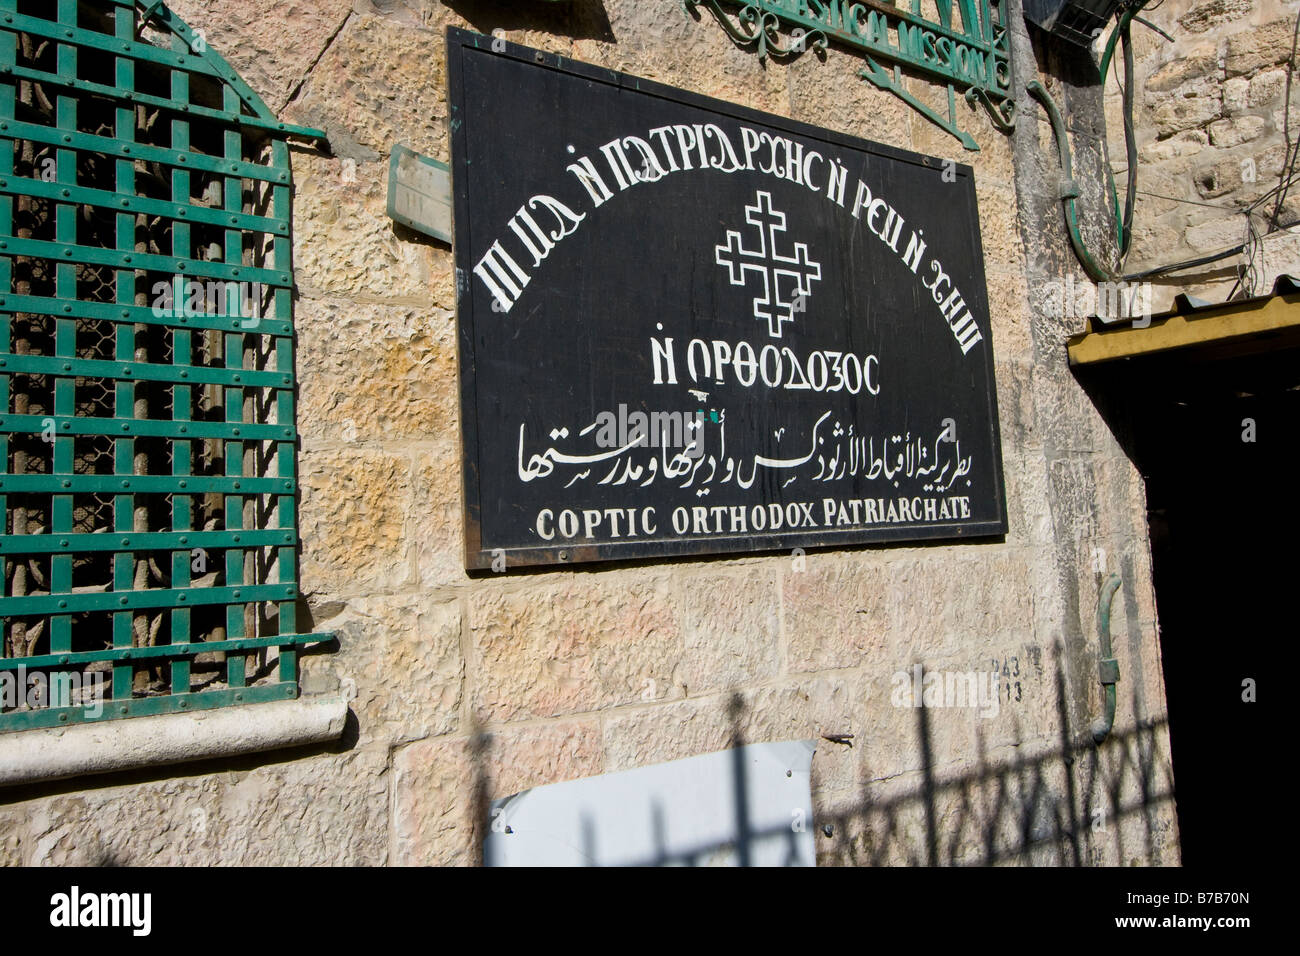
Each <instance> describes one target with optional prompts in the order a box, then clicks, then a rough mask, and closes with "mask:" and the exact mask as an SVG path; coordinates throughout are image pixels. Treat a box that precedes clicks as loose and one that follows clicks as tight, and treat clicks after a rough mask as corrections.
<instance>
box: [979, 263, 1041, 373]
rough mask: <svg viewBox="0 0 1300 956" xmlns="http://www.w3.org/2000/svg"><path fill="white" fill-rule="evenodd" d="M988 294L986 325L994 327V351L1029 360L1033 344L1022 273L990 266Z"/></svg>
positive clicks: (987, 280)
mask: <svg viewBox="0 0 1300 956" xmlns="http://www.w3.org/2000/svg"><path fill="white" fill-rule="evenodd" d="M985 282H986V284H987V286H988V293H989V325H990V326H991V327H992V330H993V351H994V353H995V354H996V355H997V356H998V357H999V358H1004V359H1030V358H1032V357H1033V354H1034V345H1033V341H1032V338H1031V336H1030V317H1029V311H1028V308H1027V307H1026V302H1027V301H1028V299H1029V292H1028V290H1027V289H1026V287H1025V275H1024V272H1023V271H1021V270H1019V269H1008V270H1002V269H991V270H989V271H988V272H987V273H986V275H985Z"/></svg>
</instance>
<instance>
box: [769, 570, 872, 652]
mask: <svg viewBox="0 0 1300 956" xmlns="http://www.w3.org/2000/svg"><path fill="white" fill-rule="evenodd" d="M806 562H807V563H806V566H805V568H804V570H802V571H795V570H790V571H787V572H786V573H785V575H784V576H783V578H782V599H783V604H784V608H785V628H786V641H787V644H788V651H787V653H788V655H789V668H790V671H791V673H798V672H801V671H820V670H830V669H834V668H842V667H860V666H862V665H863V664H864V663H866V662H867V661H868V660H869V659H870V658H871V656H872V655H873V654H876V653H879V652H880V650H881V649H883V647H884V639H885V631H886V630H887V629H888V627H889V626H890V616H891V612H890V609H889V604H888V601H889V597H890V591H889V568H888V564H887V563H886V562H884V561H882V560H881V559H880V557H879V556H878V555H874V554H871V553H862V552H853V553H841V554H833V553H827V554H822V553H813V554H810V555H808V556H807V559H806Z"/></svg>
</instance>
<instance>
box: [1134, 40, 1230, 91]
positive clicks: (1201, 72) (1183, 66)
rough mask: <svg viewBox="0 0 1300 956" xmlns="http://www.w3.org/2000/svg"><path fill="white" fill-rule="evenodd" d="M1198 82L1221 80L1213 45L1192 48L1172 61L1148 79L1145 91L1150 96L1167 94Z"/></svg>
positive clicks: (1216, 53)
mask: <svg viewBox="0 0 1300 956" xmlns="http://www.w3.org/2000/svg"><path fill="white" fill-rule="evenodd" d="M1198 80H1199V81H1205V80H1212V81H1214V82H1218V80H1219V58H1218V51H1217V50H1216V49H1215V46H1214V44H1212V43H1203V44H1200V45H1198V46H1195V47H1192V48H1191V49H1189V50H1187V51H1186V53H1183V54H1182V55H1181V56H1179V57H1178V58H1177V59H1174V60H1170V61H1169V62H1168V63H1166V64H1165V65H1164V66H1162V67H1160V69H1158V70H1156V71H1155V72H1154V73H1152V74H1151V76H1150V77H1148V79H1147V81H1146V83H1144V84H1143V89H1145V90H1146V91H1147V93H1148V94H1150V93H1153V92H1155V93H1167V92H1169V91H1170V90H1174V89H1177V88H1178V87H1180V86H1183V85H1184V84H1186V83H1191V82H1194V81H1198Z"/></svg>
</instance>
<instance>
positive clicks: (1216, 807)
mask: <svg viewBox="0 0 1300 956" xmlns="http://www.w3.org/2000/svg"><path fill="white" fill-rule="evenodd" d="M1298 400H1300V394H1297V393H1296V392H1284V393H1280V394H1277V393H1275V394H1267V395H1243V396H1240V397H1219V398H1212V397H1206V398H1202V399H1201V400H1199V401H1196V400H1193V401H1189V402H1187V403H1177V404H1172V405H1167V406H1165V407H1164V408H1163V409H1162V410H1161V413H1160V414H1159V415H1158V416H1156V417H1155V420H1154V421H1153V423H1152V424H1153V426H1154V429H1153V433H1152V435H1151V436H1150V440H1149V442H1148V443H1147V444H1148V449H1149V453H1148V454H1147V455H1145V456H1144V457H1145V459H1146V460H1145V461H1144V462H1143V463H1142V465H1143V471H1144V472H1145V473H1146V477H1147V508H1148V518H1149V522H1150V529H1151V548H1152V563H1153V570H1154V576H1155V587H1156V604H1157V613H1158V615H1159V620H1160V647H1161V655H1162V662H1163V666H1164V675H1165V693H1166V699H1167V702H1168V707H1169V735H1170V745H1171V748H1172V751H1173V762H1174V785H1175V793H1176V800H1177V806H1178V825H1179V833H1180V839H1181V847H1182V858H1183V864H1184V865H1185V866H1199V865H1215V866H1218V865H1233V864H1236V865H1238V866H1239V865H1241V864H1242V863H1243V862H1246V861H1248V860H1250V859H1252V858H1253V857H1254V856H1255V855H1256V854H1258V853H1259V852H1260V850H1261V849H1262V848H1261V845H1260V843H1259V838H1260V836H1261V834H1262V822H1263V821H1262V819H1261V817H1262V815H1263V814H1264V812H1265V811H1264V808H1263V807H1264V803H1265V798H1264V794H1265V792H1266V791H1267V790H1268V789H1271V786H1270V784H1271V780H1270V778H1271V777H1272V776H1273V775H1272V774H1269V773H1268V768H1269V762H1268V758H1267V756H1266V753H1265V746H1264V744H1265V739H1266V735H1267V734H1268V728H1267V727H1266V726H1265V723H1264V721H1263V719H1262V718H1261V716H1260V715H1261V710H1260V708H1259V704H1258V702H1256V703H1249V702H1247V701H1246V700H1244V699H1243V697H1244V696H1249V691H1248V688H1247V687H1245V686H1243V682H1245V681H1248V680H1253V681H1255V684H1256V686H1255V689H1254V691H1255V695H1256V697H1258V696H1259V695H1260V694H1264V693H1269V692H1276V687H1277V682H1276V680H1273V681H1268V680H1266V675H1267V674H1268V672H1269V671H1270V670H1271V671H1272V673H1273V674H1274V675H1276V674H1277V672H1278V670H1279V667H1280V666H1282V665H1281V662H1280V661H1279V660H1278V658H1277V650H1276V649H1278V648H1280V647H1281V646H1283V645H1284V644H1285V643H1286V642H1287V641H1289V640H1290V639H1291V638H1292V636H1293V635H1294V633H1295V627H1294V625H1292V626H1291V627H1289V628H1288V627H1286V624H1285V622H1286V619H1287V616H1288V615H1287V614H1286V610H1287V605H1290V604H1291V603H1292V602H1293V601H1294V599H1295V598H1294V594H1293V593H1292V592H1291V590H1290V587H1294V586H1295V583H1294V574H1292V573H1291V568H1293V567H1294V563H1295V557H1294V551H1293V548H1294V547H1295V545H1296V542H1297V530H1298V529H1297V517H1296V515H1297V512H1296V501H1295V494H1294V491H1293V485H1294V482H1295V481H1296V480H1297V479H1298V478H1300V475H1297V472H1296V470H1295V468H1294V467H1293V465H1294V460H1295V455H1294V453H1293V449H1294V448H1295V443H1296V441H1297V440H1298V439H1300V434H1298V433H1300V427H1298V426H1300V401H1298ZM1252 429H1253V436H1252V434H1251V432H1252ZM1252 438H1253V440H1251V439H1252ZM1287 578H1291V579H1292V581H1291V582H1288V581H1287V580H1286V579H1287ZM1288 585H1289V586H1288ZM1266 648H1267V649H1269V650H1271V651H1272V654H1271V655H1270V656H1269V657H1266V656H1265V649H1266ZM1269 684H1271V685H1272V689H1271V690H1270V689H1269V688H1268V685H1269ZM1261 685H1263V686H1261ZM1277 730H1278V728H1275V729H1274V731H1273V732H1274V733H1277ZM1274 759H1276V758H1274Z"/></svg>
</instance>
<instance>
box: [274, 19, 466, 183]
mask: <svg viewBox="0 0 1300 956" xmlns="http://www.w3.org/2000/svg"><path fill="white" fill-rule="evenodd" d="M285 118H286V119H290V120H292V121H295V122H305V123H310V124H311V125H313V126H318V127H322V128H324V129H325V130H326V131H327V132H328V133H330V135H331V137H333V136H336V135H339V134H340V133H341V134H343V135H344V136H346V137H347V138H348V139H350V140H352V141H354V142H356V143H358V144H360V145H361V146H364V147H368V148H369V149H371V150H374V151H375V152H376V153H378V154H379V155H380V156H382V157H387V156H388V153H389V151H390V150H391V149H392V145H393V143H395V142H400V143H403V144H405V145H406V146H409V147H410V148H411V149H413V150H416V151H417V152H420V153H424V154H425V155H428V156H433V157H435V158H437V159H441V160H443V161H444V162H446V161H447V159H448V148H447V63H446V41H445V40H444V38H443V35H442V33H441V31H440V30H438V29H424V28H420V27H413V26H410V25H406V24H400V23H396V22H393V21H391V20H388V19H383V18H379V17H374V16H369V15H365V14H356V15H354V16H352V17H350V18H349V20H348V22H347V24H346V25H345V26H344V27H343V29H342V30H341V31H339V34H338V36H336V37H335V38H334V41H333V42H332V43H331V44H330V45H329V48H328V49H327V50H326V51H325V53H324V54H323V55H322V56H321V58H320V62H319V63H317V64H316V67H315V69H313V70H312V71H311V75H310V76H309V77H308V78H307V81H306V82H305V83H304V84H303V87H302V90H301V92H300V93H299V95H298V96H297V97H296V98H295V99H294V101H293V103H292V104H291V105H290V107H289V108H288V110H286V111H285Z"/></svg>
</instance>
